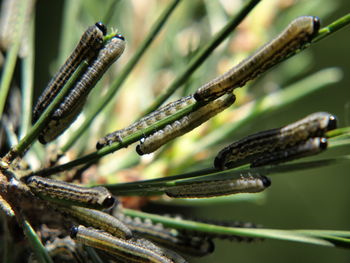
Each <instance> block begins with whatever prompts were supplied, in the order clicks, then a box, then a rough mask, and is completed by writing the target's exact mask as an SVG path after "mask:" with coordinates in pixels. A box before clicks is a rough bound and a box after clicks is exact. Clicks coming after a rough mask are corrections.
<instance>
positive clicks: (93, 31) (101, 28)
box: [33, 22, 107, 123]
mask: <svg viewBox="0 0 350 263" xmlns="http://www.w3.org/2000/svg"><path fill="white" fill-rule="evenodd" d="M106 32H107V29H106V27H105V25H104V24H102V23H101V22H98V23H96V24H95V25H93V26H90V27H89V28H88V29H87V30H86V31H85V32H84V34H83V35H82V37H81V39H80V41H79V43H78V45H77V46H76V48H75V49H74V50H73V52H72V54H71V55H70V56H69V57H68V59H67V60H66V62H65V63H64V64H63V65H62V66H61V68H60V69H59V70H58V72H57V73H56V75H55V76H54V77H53V78H52V79H51V80H50V82H49V84H48V85H47V87H46V88H45V90H44V91H43V93H42V94H41V96H40V97H39V99H38V101H37V103H36V105H35V107H34V111H33V123H35V122H36V121H37V120H38V119H39V117H40V115H41V114H42V113H43V112H44V110H45V109H46V108H47V107H48V106H49V104H50V103H51V102H52V101H53V100H54V98H55V97H56V95H57V94H58V93H59V91H60V90H61V89H62V88H63V86H64V84H66V82H67V81H68V79H69V78H70V77H71V76H72V74H73V73H74V71H75V70H76V69H77V68H78V66H79V65H80V63H81V62H82V61H83V60H84V59H87V60H90V59H91V58H93V57H94V56H95V55H96V54H97V52H98V50H99V49H100V48H101V47H102V45H103V37H104V36H105V35H106Z"/></svg>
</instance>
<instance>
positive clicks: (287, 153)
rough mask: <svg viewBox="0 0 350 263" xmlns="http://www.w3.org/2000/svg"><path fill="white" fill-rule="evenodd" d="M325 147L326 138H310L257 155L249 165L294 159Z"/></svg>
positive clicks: (315, 152)
mask: <svg viewBox="0 0 350 263" xmlns="http://www.w3.org/2000/svg"><path fill="white" fill-rule="evenodd" d="M326 149H327V139H326V138H320V137H317V138H310V139H308V140H307V141H306V142H303V143H301V144H298V145H294V146H292V147H290V148H287V149H284V150H281V151H273V152H268V153H266V154H263V155H261V156H258V157H257V158H256V159H254V160H253V161H252V164H251V167H257V166H262V165H266V164H278V163H281V162H286V161H291V160H294V159H298V158H302V157H306V156H310V155H314V154H318V153H320V152H321V151H324V150H326Z"/></svg>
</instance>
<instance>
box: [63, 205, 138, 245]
mask: <svg viewBox="0 0 350 263" xmlns="http://www.w3.org/2000/svg"><path fill="white" fill-rule="evenodd" d="M59 210H60V211H64V212H65V213H67V214H69V215H71V216H73V217H74V218H76V219H78V220H79V221H82V222H84V223H86V224H88V225H90V226H93V227H95V228H98V229H101V230H104V231H106V232H108V233H110V234H112V235H113V236H116V237H120V238H123V239H129V238H131V237H132V236H133V234H132V231H131V229H130V228H129V227H128V226H127V225H126V224H124V223H123V222H122V221H121V220H119V219H118V218H116V217H114V216H111V215H109V214H107V213H104V212H102V211H99V210H95V209H89V208H85V207H79V206H74V205H72V206H68V207H67V206H60V208H59Z"/></svg>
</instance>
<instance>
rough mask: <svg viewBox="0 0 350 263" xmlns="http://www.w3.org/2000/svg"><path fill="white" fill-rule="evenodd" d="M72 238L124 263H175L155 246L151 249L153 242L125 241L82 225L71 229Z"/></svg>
mask: <svg viewBox="0 0 350 263" xmlns="http://www.w3.org/2000/svg"><path fill="white" fill-rule="evenodd" d="M71 237H72V238H73V239H75V240H77V241H78V242H80V243H82V244H84V245H87V246H91V247H94V248H97V249H100V250H103V251H105V252H107V253H109V254H111V255H115V256H117V257H118V260H119V259H120V260H122V262H124V261H125V262H148V263H150V262H152V263H173V262H174V261H173V260H171V259H169V258H167V257H166V256H164V255H162V252H161V249H160V248H157V247H156V246H155V245H153V246H151V248H149V246H150V243H151V242H147V241H145V242H143V240H140V239H139V240H124V239H120V238H117V237H114V236H112V235H109V234H107V233H106V232H101V231H98V230H96V229H93V228H86V227H84V226H82V225H80V226H74V227H72V229H71Z"/></svg>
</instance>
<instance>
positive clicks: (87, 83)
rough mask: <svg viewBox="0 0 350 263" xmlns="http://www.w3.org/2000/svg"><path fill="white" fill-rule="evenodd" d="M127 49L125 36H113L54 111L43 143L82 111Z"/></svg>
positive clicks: (42, 134) (56, 134) (59, 131)
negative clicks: (92, 92)
mask: <svg viewBox="0 0 350 263" xmlns="http://www.w3.org/2000/svg"><path fill="white" fill-rule="evenodd" d="M124 49H125V41H124V37H123V36H121V35H119V34H117V35H115V36H114V37H112V38H111V39H110V40H109V41H108V42H107V43H106V44H105V45H104V47H103V48H102V49H101V50H100V51H99V52H98V55H97V57H96V58H95V59H93V60H92V62H91V63H90V65H89V66H88V68H87V69H86V71H85V72H84V74H83V75H82V76H81V78H80V79H79V80H78V82H77V83H76V84H75V85H74V87H73V88H72V89H71V90H70V91H69V93H68V94H67V96H66V97H65V98H64V100H63V101H62V102H61V104H60V105H59V107H58V108H57V109H56V110H55V111H54V113H53V114H52V116H51V120H50V121H49V123H48V124H47V126H46V127H45V128H44V129H43V130H42V132H41V133H40V134H39V138H38V139H39V141H40V142H41V143H42V144H45V143H47V142H50V141H52V140H54V139H56V138H57V137H58V136H59V135H60V134H61V133H63V132H64V131H65V130H66V129H67V128H68V127H69V126H70V124H71V123H72V122H73V121H74V120H75V119H76V118H77V116H78V115H79V113H80V112H81V110H82V108H83V106H84V104H85V101H86V98H87V96H88V94H89V92H90V91H91V90H92V88H93V87H94V86H95V85H96V83H97V82H98V81H99V80H100V78H101V77H102V76H103V74H104V73H105V72H106V70H107V69H108V68H109V67H110V65H111V64H112V63H113V62H114V61H116V60H117V59H118V58H119V56H120V55H121V54H122V53H123V51H124Z"/></svg>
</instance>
